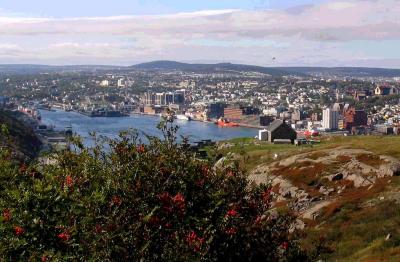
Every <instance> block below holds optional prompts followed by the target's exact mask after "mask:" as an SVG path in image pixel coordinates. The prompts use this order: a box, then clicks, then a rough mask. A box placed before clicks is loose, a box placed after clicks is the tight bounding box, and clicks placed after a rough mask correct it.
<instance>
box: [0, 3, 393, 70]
mask: <svg viewBox="0 0 400 262" xmlns="http://www.w3.org/2000/svg"><path fill="white" fill-rule="evenodd" d="M183 13H184V14H183ZM399 14H400V3H399V0H314V1H311V0H297V1H296V0H291V1H289V0H201V1H190V0H0V64H2V63H33V64H57V65H61V64H63V65H64V64H114V65H131V64H135V63H140V62H147V61H151V60H160V59H168V60H177V61H184V62H211V63H213V62H215V63H217V62H236V63H246V64H254V65H262V66H369V67H392V68H400V17H399ZM273 57H275V58H276V59H273V60H272V58H273Z"/></svg>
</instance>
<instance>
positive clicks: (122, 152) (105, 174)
mask: <svg viewBox="0 0 400 262" xmlns="http://www.w3.org/2000/svg"><path fill="white" fill-rule="evenodd" d="M160 128H161V129H162V131H163V133H164V138H163V139H158V138H155V137H148V143H147V144H143V143H142V141H141V139H139V137H138V135H137V133H136V132H123V133H121V135H120V138H119V139H115V140H107V143H105V144H106V146H102V144H104V143H103V142H98V143H97V145H96V146H95V147H93V148H86V147H84V146H83V145H82V143H81V142H80V139H79V138H73V140H74V141H73V144H72V146H71V147H70V149H69V150H64V151H61V152H58V153H56V154H55V156H54V161H51V163H52V164H48V165H38V164H37V165H32V166H26V165H24V164H21V165H20V166H19V167H18V166H14V165H12V164H11V163H10V162H9V161H8V160H7V156H3V157H2V158H1V159H2V160H1V162H0V187H1V188H0V190H1V191H0V211H2V212H3V214H2V216H1V214H0V236H1V238H0V260H6V261H15V260H31V261H38V260H39V261H54V260H68V261H70V260H73V261H75V260H84V261H87V260H90V261H125V260H129V261H132V260H133V261H138V260H140V261H154V260H163V261H198V260H206V261H237V260H241V261H243V260H248V261H261V260H262V261H265V260H266V261H278V260H296V261H298V260H299V259H300V257H299V256H300V252H299V251H298V249H297V245H296V242H295V241H294V240H293V239H291V234H289V232H288V231H289V230H288V229H289V226H290V224H291V222H292V218H291V217H289V216H285V215H280V214H277V213H276V212H273V211H272V210H271V199H272V196H271V194H270V193H271V191H270V188H269V186H268V185H261V186H255V185H250V184H249V182H248V180H247V179H246V175H245V174H244V173H243V172H242V171H241V170H240V168H239V167H238V165H237V164H235V163H233V164H229V165H226V166H225V167H224V168H221V169H218V170H216V169H215V168H214V167H213V165H214V163H215V161H214V160H211V159H210V160H199V159H197V158H196V157H195V156H194V154H193V153H192V152H191V151H190V150H189V146H188V143H187V141H186V140H183V142H182V143H177V142H176V137H175V136H176V131H177V128H176V127H173V124H172V123H167V122H165V123H163V124H161V125H160ZM3 154H4V152H3Z"/></svg>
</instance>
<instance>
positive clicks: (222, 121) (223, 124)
mask: <svg viewBox="0 0 400 262" xmlns="http://www.w3.org/2000/svg"><path fill="white" fill-rule="evenodd" d="M215 124H216V125H218V126H220V127H237V126H239V124H238V123H235V122H229V121H228V120H226V119H224V118H220V119H218V120H217V122H215Z"/></svg>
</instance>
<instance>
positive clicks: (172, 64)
mask: <svg viewBox="0 0 400 262" xmlns="http://www.w3.org/2000/svg"><path fill="white" fill-rule="evenodd" d="M132 68H137V69H143V70H180V71H195V72H196V71H203V72H216V71H240V72H259V73H264V74H269V75H273V76H282V75H303V76H304V75H322V76H334V75H335V76H341V77H344V76H349V77H368V76H370V77H400V69H387V68H367V67H262V66H253V65H242V64H231V63H220V64H189V63H180V62H176V61H153V62H149V63H142V64H138V65H134V66H132Z"/></svg>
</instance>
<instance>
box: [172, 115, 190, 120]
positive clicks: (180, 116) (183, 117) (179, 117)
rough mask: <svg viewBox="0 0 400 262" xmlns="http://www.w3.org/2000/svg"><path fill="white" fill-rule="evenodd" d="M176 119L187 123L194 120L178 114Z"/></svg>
mask: <svg viewBox="0 0 400 262" xmlns="http://www.w3.org/2000/svg"><path fill="white" fill-rule="evenodd" d="M175 117H176V119H178V120H186V121H190V120H192V119H191V118H190V116H187V115H182V114H178V115H176V116H175Z"/></svg>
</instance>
